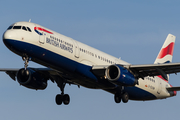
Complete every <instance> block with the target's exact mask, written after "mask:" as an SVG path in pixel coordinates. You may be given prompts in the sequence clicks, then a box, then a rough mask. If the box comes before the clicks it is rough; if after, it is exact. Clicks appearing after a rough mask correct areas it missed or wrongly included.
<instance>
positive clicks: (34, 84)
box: [17, 68, 47, 90]
mask: <svg viewBox="0 0 180 120" xmlns="http://www.w3.org/2000/svg"><path fill="white" fill-rule="evenodd" d="M17 80H18V82H19V83H20V85H23V86H24V87H27V88H30V89H36V90H38V89H40V90H44V89H45V88H46V87H47V80H46V79H45V78H43V77H42V75H41V74H40V73H38V72H36V71H34V70H32V69H30V68H27V69H26V70H25V69H24V68H22V69H20V70H19V71H18V72H17Z"/></svg>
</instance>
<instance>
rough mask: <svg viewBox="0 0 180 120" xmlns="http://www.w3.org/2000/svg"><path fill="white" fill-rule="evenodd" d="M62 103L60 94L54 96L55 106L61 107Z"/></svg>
mask: <svg viewBox="0 0 180 120" xmlns="http://www.w3.org/2000/svg"><path fill="white" fill-rule="evenodd" d="M62 101H63V96H62V95H61V94H57V95H56V104H57V105H61V104H62Z"/></svg>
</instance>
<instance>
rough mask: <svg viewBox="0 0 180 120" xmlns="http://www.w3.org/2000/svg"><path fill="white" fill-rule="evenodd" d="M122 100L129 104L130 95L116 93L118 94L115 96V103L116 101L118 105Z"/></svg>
mask: <svg viewBox="0 0 180 120" xmlns="http://www.w3.org/2000/svg"><path fill="white" fill-rule="evenodd" d="M121 100H122V101H123V103H127V102H128V100H129V95H128V93H127V92H124V93H123V94H120V93H116V94H115V95H114V101H115V102H116V103H120V102H121Z"/></svg>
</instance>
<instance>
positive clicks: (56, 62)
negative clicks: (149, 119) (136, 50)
mask: <svg viewBox="0 0 180 120" xmlns="http://www.w3.org/2000/svg"><path fill="white" fill-rule="evenodd" d="M175 38H176V37H175V36H174V35H172V34H169V35H168V36H167V38H166V40H165V42H164V44H163V46H162V48H161V50H160V52H159V54H158V56H157V58H156V60H155V62H154V64H142V65H132V64H130V63H128V62H125V61H123V60H121V59H118V58H116V57H113V56H111V55H108V54H106V53H104V52H101V51H99V50H97V49H95V48H92V47H90V46H88V45H86V44H83V43H81V42H78V41H76V40H74V39H72V38H70V37H67V36H64V35H62V34H59V33H57V32H55V31H53V30H50V29H48V28H45V27H43V26H41V25H38V24H35V23H32V22H30V21H29V22H16V23H14V24H12V25H10V26H9V27H8V29H7V30H6V31H5V32H4V34H3V42H4V44H5V45H6V47H7V48H8V49H9V50H11V51H12V52H14V53H15V54H17V55H19V56H21V57H22V59H23V61H24V67H23V68H0V71H2V72H6V74H8V75H9V76H10V78H12V79H13V80H15V81H16V80H17V81H18V82H19V84H20V85H22V86H24V87H26V88H29V89H34V90H44V89H46V87H47V81H48V80H51V81H52V82H53V83H56V84H57V86H58V87H59V88H60V91H61V94H57V95H56V97H55V101H56V104H57V105H61V104H62V103H63V104H64V105H68V104H69V103H70V96H69V95H68V94H65V92H64V89H65V85H66V84H73V85H77V86H78V87H80V86H83V87H85V88H90V89H102V90H104V91H107V92H110V93H112V94H113V95H114V101H115V102H116V103H120V102H121V101H122V102H123V103H127V102H128V101H129V100H137V101H147V100H156V99H165V98H168V97H173V96H176V93H177V91H179V90H180V87H172V86H171V85H170V84H169V74H173V73H175V74H176V73H178V72H180V63H172V56H173V50H174V44H175ZM29 61H33V62H36V63H38V64H41V65H43V66H45V68H32V67H28V64H29Z"/></svg>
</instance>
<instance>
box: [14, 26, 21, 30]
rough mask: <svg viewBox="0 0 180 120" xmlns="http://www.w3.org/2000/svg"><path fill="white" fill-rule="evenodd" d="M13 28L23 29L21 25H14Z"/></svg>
mask: <svg viewBox="0 0 180 120" xmlns="http://www.w3.org/2000/svg"><path fill="white" fill-rule="evenodd" d="M13 29H21V26H14V27H13Z"/></svg>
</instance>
